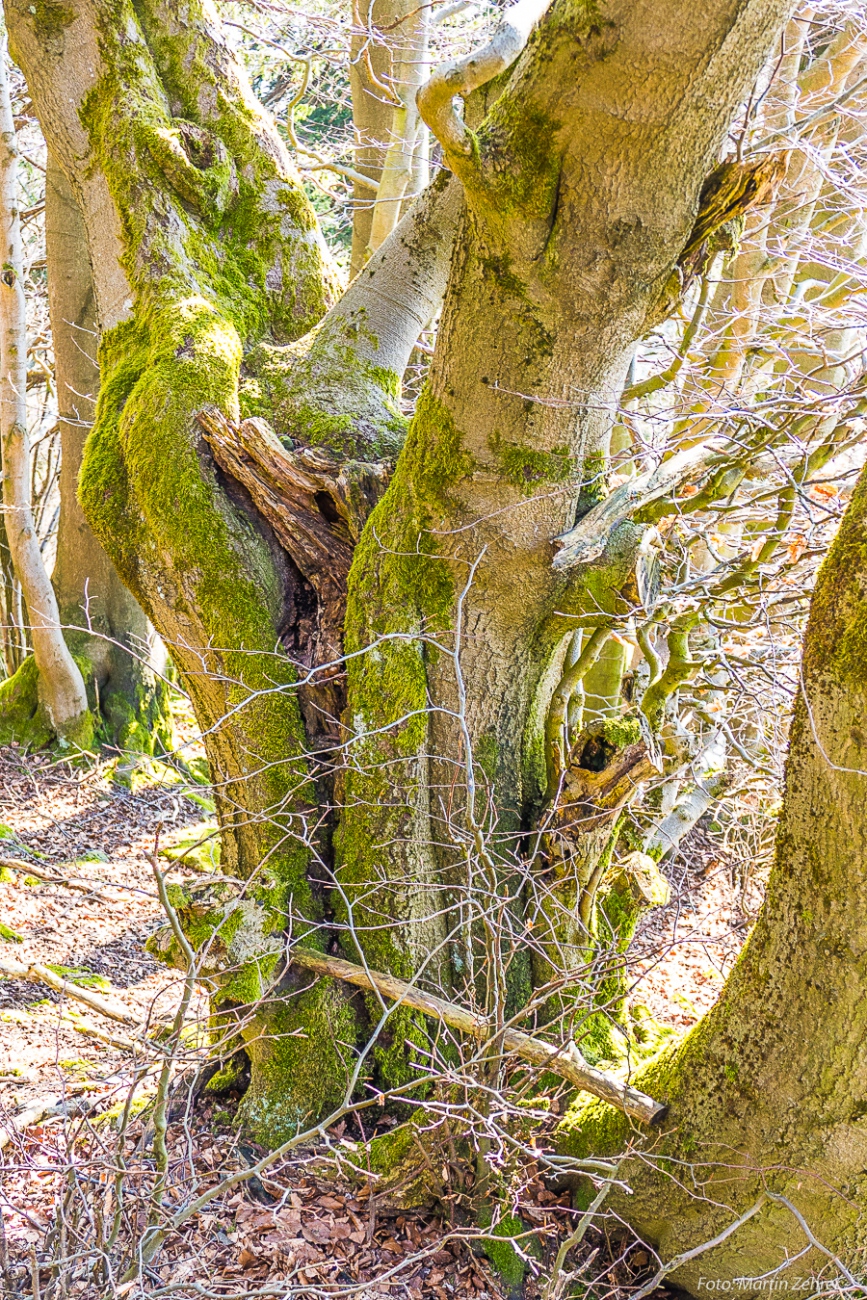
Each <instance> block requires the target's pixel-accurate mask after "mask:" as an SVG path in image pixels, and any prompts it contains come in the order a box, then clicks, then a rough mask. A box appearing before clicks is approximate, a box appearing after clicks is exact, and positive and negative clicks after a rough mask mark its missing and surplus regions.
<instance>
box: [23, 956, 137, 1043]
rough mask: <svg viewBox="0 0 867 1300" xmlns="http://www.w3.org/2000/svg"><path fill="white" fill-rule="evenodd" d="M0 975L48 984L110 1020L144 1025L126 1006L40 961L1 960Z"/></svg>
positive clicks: (134, 1027) (133, 1025)
mask: <svg viewBox="0 0 867 1300" xmlns="http://www.w3.org/2000/svg"><path fill="white" fill-rule="evenodd" d="M0 977H5V978H6V979H12V980H29V981H30V982H31V983H32V984H47V985H48V987H49V988H50V989H54V992H55V993H61V994H62V995H63V996H64V997H67V998H75V1000H76V1001H78V1002H83V1003H84V1004H85V1006H88V1007H90V1009H91V1010H92V1011H98V1012H99V1013H100V1015H102V1016H108V1018H109V1019H110V1020H116V1021H118V1023H119V1024H121V1025H130V1026H131V1027H132V1028H133V1029H139V1030H140V1029H141V1028H142V1026H141V1024H140V1023H139V1021H138V1020H137V1019H136V1017H135V1016H134V1015H133V1014H132V1012H130V1011H127V1009H126V1008H125V1007H122V1006H120V1005H119V1004H118V1003H116V1002H111V1001H109V999H108V998H104V997H101V996H100V994H99V993H94V992H93V990H92V989H88V988H82V987H81V985H79V984H72V983H71V982H70V981H69V980H65V979H63V978H62V977H61V976H60V975H57V974H56V973H55V972H54V971H53V970H51V969H50V968H49V967H48V966H42V965H40V963H39V962H36V961H34V962H30V963H29V965H27V966H25V965H24V964H23V963H22V962H17V961H0Z"/></svg>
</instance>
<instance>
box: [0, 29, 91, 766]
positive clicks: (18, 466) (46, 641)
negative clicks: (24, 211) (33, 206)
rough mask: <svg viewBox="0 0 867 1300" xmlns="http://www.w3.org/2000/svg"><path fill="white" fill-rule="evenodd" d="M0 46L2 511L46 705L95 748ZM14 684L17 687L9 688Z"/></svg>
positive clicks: (58, 729) (51, 717)
mask: <svg viewBox="0 0 867 1300" xmlns="http://www.w3.org/2000/svg"><path fill="white" fill-rule="evenodd" d="M6 58H7V56H6V48H5V38H4V40H3V41H2V43H0V63H2V67H0V265H2V267H3V270H2V274H0V440H2V451H3V456H2V464H3V509H4V513H5V523H6V536H7V538H8V543H9V552H10V555H11V558H12V564H13V567H14V570H15V574H16V576H17V578H18V581H19V582H20V584H21V589H22V592H23V594H24V599H25V600H26V602H27V611H28V617H29V621H30V638H31V642H32V645H33V657H34V659H35V661H36V667H37V670H38V674H39V681H38V693H39V702H40V703H41V705H42V707H43V709H44V710H45V713H46V714H47V718H48V723H49V726H50V728H51V729H52V730H53V731H54V732H55V733H56V734H57V735H58V736H59V737H60V738H61V739H63V740H68V741H72V742H76V743H79V744H82V745H84V746H85V747H86V746H87V745H88V744H89V743H90V740H91V737H92V724H91V720H90V715H89V713H88V708H87V693H86V691H85V686H84V679H83V678H82V675H81V671H80V669H79V668H78V665H77V664H76V663H75V660H74V659H73V658H72V655H71V654H70V652H69V649H68V647H67V645H66V642H65V641H64V639H63V632H62V631H61V627H60V617H59V614H58V609H57V600H56V598H55V595H54V591H53V589H52V586H51V581H50V579H49V577H48V572H47V570H46V568H45V564H44V561H43V559H42V553H41V550H40V546H39V538H38V536H37V534H36V525H35V522H34V518H33V512H32V509H31V501H30V481H31V464H30V438H29V433H28V427H27V318H26V303H25V300H24V284H23V280H22V277H23V257H22V250H21V224H20V217H19V204H20V197H19V193H18V145H17V140H16V135H15V123H14V120H13V117H12V104H11V101H10V97H9V84H8V80H7V75H6ZM11 685H12V683H10V686H11Z"/></svg>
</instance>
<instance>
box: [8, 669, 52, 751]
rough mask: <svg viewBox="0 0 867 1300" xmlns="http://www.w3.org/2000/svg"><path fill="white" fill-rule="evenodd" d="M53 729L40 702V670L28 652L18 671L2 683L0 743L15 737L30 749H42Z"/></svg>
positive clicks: (49, 738)
mask: <svg viewBox="0 0 867 1300" xmlns="http://www.w3.org/2000/svg"><path fill="white" fill-rule="evenodd" d="M53 735H54V731H53V729H52V727H51V724H50V722H49V721H48V718H47V716H46V714H45V710H44V709H43V708H42V705H41V704H40V702H39V671H38V669H37V667H36V660H35V659H34V658H33V656H32V655H28V656H27V658H26V659H25V660H24V662H23V663H22V664H21V667H20V668H19V669H18V670H17V672H15V673H13V675H12V676H11V677H7V678H6V680H5V681H4V682H0V745H8V744H10V743H11V742H12V741H13V740H15V741H17V742H18V743H19V744H20V745H23V746H24V747H25V748H27V749H41V748H42V747H43V746H44V745H47V744H48V743H49V741H50V740H51V739H52V737H53Z"/></svg>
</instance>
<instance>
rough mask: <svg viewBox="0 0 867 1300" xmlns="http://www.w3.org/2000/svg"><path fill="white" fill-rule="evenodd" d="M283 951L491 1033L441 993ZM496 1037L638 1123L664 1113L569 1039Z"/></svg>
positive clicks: (466, 1030) (517, 1033)
mask: <svg viewBox="0 0 867 1300" xmlns="http://www.w3.org/2000/svg"><path fill="white" fill-rule="evenodd" d="M288 957H289V959H290V960H291V961H292V962H294V963H295V965H297V966H302V967H304V968H305V969H306V970H311V971H315V972H316V973H317V974H319V975H330V976H331V977H332V978H334V979H339V980H344V981H346V983H348V984H354V985H356V987H358V988H362V989H367V990H369V991H370V992H377V993H380V994H382V996H383V997H386V998H391V999H392V1000H393V1001H395V1002H400V1003H402V1004H403V1005H404V1006H407V1007H411V1008H412V1009H413V1010H414V1011H421V1012H422V1013H423V1014H424V1015H426V1016H430V1017H431V1018H432V1019H434V1020H441V1021H442V1022H443V1023H444V1024H446V1025H449V1026H451V1028H452V1029H457V1030H458V1031H459V1032H460V1033H463V1034H467V1035H469V1036H470V1037H471V1038H477V1039H479V1040H480V1041H481V1042H487V1041H488V1040H489V1039H491V1038H492V1037H493V1033H492V1027H491V1024H490V1022H489V1021H488V1020H487V1019H486V1018H485V1017H484V1016H479V1015H475V1014H474V1013H473V1012H472V1011H467V1010H466V1008H464V1007H459V1006H455V1004H454V1003H453V1002H446V1001H445V999H444V998H438V997H436V996H435V995H434V994H432V993H426V992H424V990H423V989H419V988H417V987H416V986H415V985H412V984H406V983H405V982H404V981H403V980H399V979H396V978H395V977H394V976H393V975H383V974H382V973H381V972H379V971H368V970H365V969H364V967H362V966H356V965H355V964H354V963H353V962H349V961H344V960H343V959H342V958H340V957H329V956H326V955H325V954H324V953H320V952H311V951H310V950H309V949H307V948H292V949H291V951H290V952H289V953H288ZM499 1039H500V1044H501V1046H502V1050H503V1051H504V1052H509V1053H514V1054H515V1055H516V1056H520V1057H522V1058H523V1060H525V1061H529V1062H530V1063H531V1064H533V1065H538V1066H540V1067H541V1068H543V1069H546V1070H552V1071H553V1072H554V1073H555V1074H559V1075H561V1076H562V1077H563V1078H564V1079H568V1081H569V1082H570V1083H572V1084H574V1085H575V1087H576V1088H580V1089H582V1091H584V1092H590V1093H592V1094H593V1095H594V1096H595V1097H601V1099H602V1100H603V1101H607V1102H608V1103H609V1105H611V1106H616V1107H617V1109H618V1110H621V1111H623V1112H624V1114H626V1115H628V1116H629V1117H630V1118H631V1119H636V1120H638V1121H640V1123H642V1124H658V1123H659V1122H660V1120H661V1119H662V1118H663V1116H664V1115H665V1114H666V1111H667V1109H668V1107H667V1106H663V1105H661V1104H660V1103H659V1102H657V1101H654V1100H653V1098H652V1097H648V1096H647V1095H646V1093H643V1092H639V1090H638V1089H637V1088H632V1087H630V1086H629V1084H628V1083H622V1082H621V1080H620V1079H616V1078H614V1076H613V1075H611V1074H606V1073H605V1072H604V1071H603V1070H597V1069H595V1068H594V1066H592V1065H588V1064H587V1062H586V1061H585V1060H584V1058H583V1056H582V1055H581V1053H580V1051H579V1050H578V1047H577V1045H576V1044H575V1043H574V1042H571V1041H570V1042H568V1043H565V1044H562V1045H557V1044H555V1043H546V1042H545V1041H544V1040H543V1039H541V1038H534V1037H532V1036H531V1035H530V1034H525V1033H523V1032H522V1031H521V1030H519V1029H505V1030H503V1031H502V1033H501V1034H500V1036H499Z"/></svg>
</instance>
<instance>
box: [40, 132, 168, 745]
mask: <svg viewBox="0 0 867 1300" xmlns="http://www.w3.org/2000/svg"><path fill="white" fill-rule="evenodd" d="M45 244H46V255H47V261H48V303H49V310H50V314H51V333H52V339H53V343H54V374H55V383H56V386H57V402H58V415H59V422H60V444H61V466H60V519H59V522H58V529H57V558H56V560H55V564H54V572H53V574H52V583H53V586H54V590H55V592H56V594H57V604H58V608H59V611H60V621H61V623H62V624H63V626H64V629H65V631H64V635H65V638H66V642H67V644H68V645H69V646H71V648H72V650H73V651H74V652H75V654H76V655H77V656H78V658H79V662H82V661H83V660H87V661H88V663H89V664H90V665H91V671H92V679H91V686H92V689H93V690H94V691H95V697H96V698H95V700H94V705H95V707H96V709H97V711H98V713H99V715H100V719H101V722H102V725H103V728H104V730H105V733H106V738H107V739H108V740H110V741H111V742H112V743H113V744H115V745H117V746H118V747H119V748H121V749H133V750H139V751H142V752H145V753H152V752H153V751H154V749H155V748H156V749H159V747H160V745H163V746H164V747H165V748H167V749H168V748H170V747H171V734H170V733H171V728H170V724H169V722H168V719H167V715H166V686H165V685H164V683H163V682H162V681H161V680H160V678H159V676H158V675H156V674H157V673H159V672H161V671H162V670H163V669H164V667H165V663H164V658H165V656H164V654H162V653H157V654H156V661H155V662H152V661H153V660H154V656H155V647H154V646H153V641H154V637H153V632H152V631H151V630H150V629H149V628H148V622H147V618H146V617H145V615H144V613H143V611H142V609H141V606H140V605H139V604H138V602H137V601H136V599H135V597H134V596H133V595H132V593H131V592H130V591H129V589H128V588H127V587H126V586H124V584H123V582H121V579H120V577H119V575H118V573H117V570H116V569H115V567H114V565H113V564H112V562H111V560H110V559H109V558H108V556H107V555H106V553H105V550H104V549H103V547H102V546H101V545H100V543H99V542H98V541H97V539H96V537H95V536H94V533H93V530H92V529H91V527H90V525H89V524H88V522H87V519H86V518H85V516H84V511H83V510H82V508H81V506H80V504H79V501H78V475H79V471H80V469H81V461H82V456H83V453H84V443H85V440H86V438H87V435H88V433H89V432H90V429H91V426H92V425H93V420H94V414H95V411H96V399H97V395H98V393H99V362H98V358H97V349H98V346H99V320H98V317H97V311H96V298H95V295H94V290H93V276H92V274H91V268H90V249H89V247H88V242H87V233H86V231H85V227H84V222H83V220H82V217H81V212H80V211H79V208H78V204H77V203H76V201H75V196H74V195H73V193H72V190H71V188H70V185H69V182H68V181H67V179H66V177H65V176H64V174H63V172H62V170H61V169H60V168H59V167H58V166H57V164H56V163H55V162H54V160H53V158H52V156H51V155H50V154H49V156H48V167H47V173H46V180H45ZM88 629H92V631H88ZM154 670H156V673H155V671H154Z"/></svg>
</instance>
